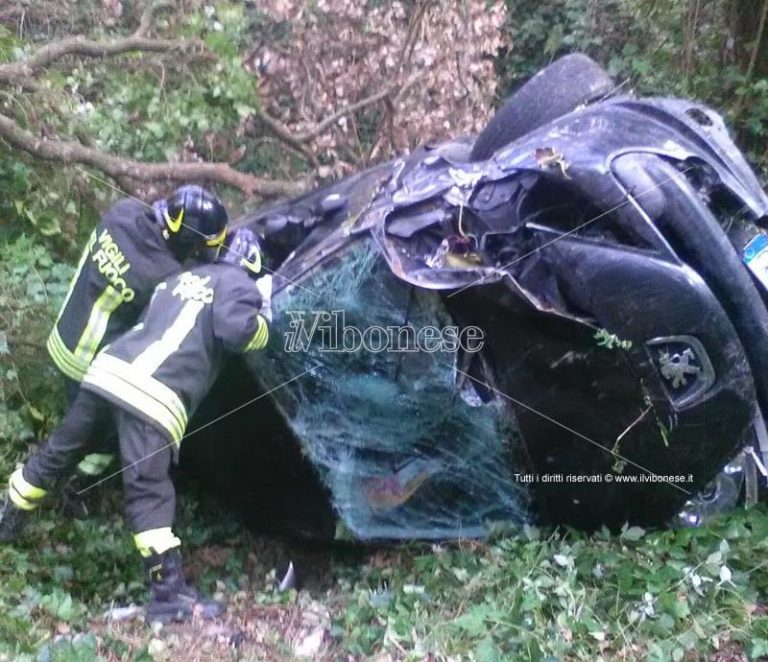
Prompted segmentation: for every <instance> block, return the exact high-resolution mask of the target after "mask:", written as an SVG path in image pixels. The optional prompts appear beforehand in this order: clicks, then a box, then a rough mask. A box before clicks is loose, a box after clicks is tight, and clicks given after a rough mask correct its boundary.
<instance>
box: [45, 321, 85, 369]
mask: <svg viewBox="0 0 768 662" xmlns="http://www.w3.org/2000/svg"><path fill="white" fill-rule="evenodd" d="M46 346H47V347H48V353H49V354H50V355H51V358H52V359H53V362H54V363H55V364H56V367H57V368H58V369H59V370H61V371H62V372H63V373H64V374H65V375H66V376H67V377H69V378H70V379H74V380H75V381H76V382H79V381H81V380H82V379H83V376H84V375H85V373H86V372H87V370H88V362H87V361H84V360H83V359H80V358H78V357H77V356H75V355H74V354H73V353H72V352H70V351H69V349H67V346H66V345H65V344H64V341H63V340H62V339H61V336H60V335H59V330H58V329H57V328H56V327H55V326H54V327H53V331H51V335H50V336H48V343H47V345H46Z"/></svg>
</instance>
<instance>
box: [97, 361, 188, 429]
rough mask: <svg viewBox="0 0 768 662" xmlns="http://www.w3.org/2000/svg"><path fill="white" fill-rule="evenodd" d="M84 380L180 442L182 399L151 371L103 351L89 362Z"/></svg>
mask: <svg viewBox="0 0 768 662" xmlns="http://www.w3.org/2000/svg"><path fill="white" fill-rule="evenodd" d="M83 383H84V384H92V385H93V386H95V387H97V388H98V389H101V390H102V391H105V392H106V393H108V394H111V395H113V396H115V397H116V398H117V399H118V400H120V401H122V402H125V403H126V404H128V405H130V406H131V407H133V408H135V409H137V410H138V411H140V412H142V413H143V414H144V415H145V416H148V417H149V418H151V419H152V420H153V421H155V422H156V423H157V424H158V425H160V426H161V427H162V428H163V429H164V430H167V431H168V433H169V434H170V435H171V439H173V441H175V442H176V443H177V444H178V443H180V442H181V439H182V437H183V436H184V431H185V430H186V428H187V411H186V409H185V407H184V403H183V402H182V401H181V399H180V398H179V396H178V395H176V393H174V391H172V390H171V389H169V388H168V387H167V386H166V385H165V384H163V383H161V382H160V381H159V380H157V379H155V378H154V377H152V376H151V375H149V374H147V373H146V372H144V371H142V370H137V369H136V367H135V366H134V365H132V364H131V363H128V362H127V361H123V360H122V359H118V358H116V357H114V356H110V355H109V354H105V353H103V352H102V353H101V354H99V355H98V356H97V357H96V359H95V360H94V361H93V363H92V364H91V367H90V368H89V369H88V372H87V373H86V375H85V377H84V378H83Z"/></svg>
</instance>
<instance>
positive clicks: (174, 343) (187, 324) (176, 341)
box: [131, 301, 205, 375]
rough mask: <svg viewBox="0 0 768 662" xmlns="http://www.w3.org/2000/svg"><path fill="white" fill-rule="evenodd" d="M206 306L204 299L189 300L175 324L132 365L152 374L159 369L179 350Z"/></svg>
mask: <svg viewBox="0 0 768 662" xmlns="http://www.w3.org/2000/svg"><path fill="white" fill-rule="evenodd" d="M203 308H205V303H203V302H202V301H187V302H186V303H185V304H184V306H183V307H182V309H181V312H180V313H179V314H178V316H177V317H176V319H175V320H174V322H173V324H171V326H169V327H168V328H167V329H166V330H165V333H163V335H162V337H161V338H160V340H156V341H155V342H153V343H152V344H150V345H149V347H147V348H146V349H145V350H144V351H143V352H142V353H141V354H139V355H138V356H137V357H136V358H135V359H134V360H133V362H132V363H131V365H132V366H133V367H134V368H136V369H137V370H140V371H142V372H145V373H147V374H148V375H151V374H153V373H154V372H155V370H157V369H158V368H159V367H160V366H161V365H162V364H163V362H164V361H165V359H167V358H168V357H169V356H170V355H171V354H173V352H176V351H178V349H179V347H181V343H182V342H184V338H186V337H187V336H188V335H189V332H190V331H191V330H192V329H194V328H195V322H196V321H197V318H198V316H199V315H200V312H201V311H202V310H203Z"/></svg>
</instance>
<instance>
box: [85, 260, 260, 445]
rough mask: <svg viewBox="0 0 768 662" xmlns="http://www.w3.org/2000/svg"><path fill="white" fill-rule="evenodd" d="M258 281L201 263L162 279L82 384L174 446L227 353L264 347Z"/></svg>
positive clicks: (224, 267)
mask: <svg viewBox="0 0 768 662" xmlns="http://www.w3.org/2000/svg"><path fill="white" fill-rule="evenodd" d="M261 305H262V300H261V296H260V295H259V292H258V290H257V289H256V283H255V282H254V281H253V280H251V279H250V278H249V277H248V275H247V274H246V272H245V271H244V270H243V269H241V268H240V267H238V266H236V265H230V264H221V263H219V264H206V265H201V266H199V267H197V268H195V269H192V270H190V271H184V272H182V273H180V274H177V275H176V276H173V277H171V278H169V279H167V280H166V281H164V282H162V283H160V284H159V285H158V286H157V288H156V289H155V292H154V294H153V295H152V299H151V301H150V303H149V306H148V308H147V310H146V312H145V313H144V315H143V316H142V318H141V321H140V322H139V323H138V324H137V325H136V326H134V327H133V328H132V329H131V330H130V331H128V333H126V334H124V335H122V336H120V337H119V338H118V339H117V340H115V341H114V342H113V343H112V344H110V345H108V346H107V347H105V348H104V349H103V350H102V351H101V352H100V353H99V354H98V355H97V356H96V358H95V359H94V360H93V363H92V364H91V366H90V368H89V369H88V372H87V373H86V375H85V377H84V378H83V382H82V387H83V388H85V389H87V390H89V391H92V392H94V393H97V394H98V395H100V396H102V397H104V398H106V399H107V400H109V401H110V402H112V403H114V404H115V405H117V406H118V407H121V408H123V409H125V410H128V411H130V412H131V413H132V414H134V415H136V416H138V417H140V418H142V419H144V420H146V421H147V422H149V423H150V424H152V425H154V426H155V427H156V428H158V429H160V430H162V431H164V432H165V433H167V435H168V436H169V437H170V439H172V440H173V441H174V442H176V443H177V444H178V443H179V442H180V441H181V439H182V437H183V436H184V431H185V430H186V427H187V421H188V420H189V418H190V417H191V416H192V414H193V413H194V411H195V409H196V408H197V406H198V405H199V404H200V401H201V400H202V399H203V397H204V396H205V394H206V393H207V392H208V390H209V388H210V387H211V385H212V384H213V382H214V380H215V379H216V376H217V374H218V372H219V368H220V366H221V363H222V360H223V358H224V354H225V352H237V353H242V352H249V351H251V350H256V349H261V348H263V347H264V346H265V345H266V344H267V339H268V335H269V332H268V329H267V322H266V320H265V319H264V317H263V315H262V314H261Z"/></svg>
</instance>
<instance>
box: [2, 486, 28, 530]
mask: <svg viewBox="0 0 768 662" xmlns="http://www.w3.org/2000/svg"><path fill="white" fill-rule="evenodd" d="M28 516H29V513H28V512H27V511H26V510H22V509H21V508H19V507H18V506H17V505H16V504H14V503H13V501H11V500H10V499H9V498H8V495H5V496H3V498H2V500H0V542H13V541H14V540H16V538H18V537H19V535H20V534H21V531H22V529H23V528H24V524H25V523H26V521H27V517H28Z"/></svg>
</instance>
